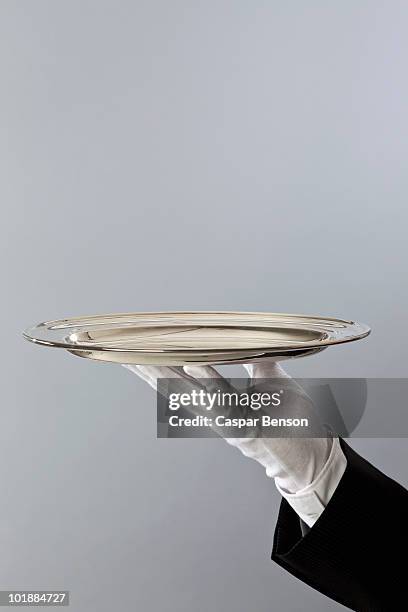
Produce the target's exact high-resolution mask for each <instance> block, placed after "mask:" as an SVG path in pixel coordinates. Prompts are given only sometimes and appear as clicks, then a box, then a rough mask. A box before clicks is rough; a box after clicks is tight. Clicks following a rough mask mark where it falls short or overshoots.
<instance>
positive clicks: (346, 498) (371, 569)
mask: <svg viewBox="0 0 408 612" xmlns="http://www.w3.org/2000/svg"><path fill="white" fill-rule="evenodd" d="M341 446H342V449H343V452H344V454H345V455H346V458H347V468H346V471H345V472H344V474H343V477H342V479H341V481H340V483H339V485H338V487H337V489H336V491H335V492H334V494H333V496H332V498H331V500H330V502H329V504H328V505H327V507H326V509H325V510H324V512H323V513H322V514H321V516H320V517H319V519H318V520H317V521H316V523H315V524H314V525H313V527H312V528H311V529H310V530H307V531H306V532H305V530H302V526H301V524H300V520H299V517H298V516H297V514H296V513H295V512H294V510H292V508H291V507H290V505H289V504H288V502H287V501H286V500H285V499H282V503H281V507H280V511H279V517H278V522H277V525H276V530H275V536H274V543H273V551H272V559H273V560H274V561H276V563H278V564H279V565H281V566H282V567H283V568H284V569H286V570H287V571H288V572H290V573H291V574H293V575H294V576H296V577H297V578H299V579H300V580H302V581H303V582H305V583H306V584H308V585H309V586H311V587H313V588H314V589H317V590H318V591H320V592H321V593H323V594H324V595H327V596H328V597H330V598H332V599H334V600H335V601H337V602H339V603H341V604H343V605H345V606H347V607H348V608H351V609H352V610H359V611H360V610H362V611H364V612H366V611H367V612H377V611H381V612H383V611H393V612H395V611H397V610H398V611H399V610H408V563H407V560H406V554H407V553H408V535H407V534H408V492H407V491H406V490H405V489H404V488H403V487H402V486H401V485H399V484H398V483H396V482H395V481H394V480H391V478H388V477H387V476H385V475H384V474H382V473H381V472H380V471H379V470H377V469H376V468H375V467H373V466H372V465H371V464H370V463H368V461H366V460H365V459H363V458H362V457H360V455H358V454H357V453H356V452H355V451H353V450H352V449H351V448H350V447H349V446H348V445H347V444H345V442H344V441H341ZM302 531H303V533H302Z"/></svg>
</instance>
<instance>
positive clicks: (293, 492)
mask: <svg viewBox="0 0 408 612" xmlns="http://www.w3.org/2000/svg"><path fill="white" fill-rule="evenodd" d="M125 367H126V368H127V369H129V370H131V371H132V372H134V373H135V374H137V375H138V376H140V377H141V378H142V379H143V380H145V381H146V382H147V383H148V384H149V385H150V386H151V387H153V388H154V389H157V380H158V379H159V378H177V379H180V381H182V382H183V384H185V385H186V386H187V387H188V385H191V383H192V381H193V382H194V383H196V384H195V387H197V384H200V385H203V384H204V386H205V384H206V383H205V381H204V380H203V379H208V380H209V382H210V381H214V379H216V380H217V382H219V383H220V385H223V384H224V383H225V385H227V381H226V380H225V379H224V378H223V377H222V376H221V374H220V373H219V372H217V370H215V369H214V368H212V367H210V366H185V367H184V368H179V367H164V366H135V365H125ZM244 367H245V369H246V370H247V372H248V373H249V375H250V377H251V379H252V382H254V383H261V384H262V390H263V391H264V390H265V387H264V385H265V384H267V381H264V382H263V383H262V380H261V379H276V378H280V379H284V381H285V383H287V384H289V386H290V387H293V388H296V387H297V385H296V384H295V383H294V382H293V383H292V381H291V379H290V377H289V376H288V375H287V374H286V372H285V371H284V370H283V369H282V367H281V366H280V365H279V364H278V363H276V362H274V361H272V360H268V361H263V362H259V363H256V364H249V365H245V366H244ZM197 379H198V380H197ZM282 382H283V380H282ZM275 386H276V384H275ZM304 398H305V396H302V395H301V394H298V393H294V394H292V395H291V396H290V400H291V401H292V405H291V406H290V408H291V409H295V411H296V410H298V409H299V410H302V412H303V414H304V410H305V404H304V402H305V399H304ZM295 403H296V404H297V405H293V404H295ZM288 408H289V406H288ZM225 439H226V441H227V442H228V443H229V444H230V445H232V446H235V447H236V448H238V449H239V450H240V451H241V452H242V453H243V454H244V455H245V456H246V457H250V458H251V459H254V460H255V461H257V462H258V463H260V464H261V465H262V466H263V467H264V468H265V471H266V474H267V475H268V476H269V477H270V478H274V479H275V484H276V486H277V488H278V490H279V491H280V493H281V494H282V495H283V496H284V497H285V498H286V499H287V501H288V502H289V503H290V504H291V505H292V507H293V508H294V509H295V511H296V512H297V513H298V514H299V516H300V517H301V518H302V519H303V520H304V521H305V522H306V523H307V524H308V525H309V526H311V525H313V523H314V522H315V521H316V519H317V518H318V516H319V515H320V514H321V512H322V511H323V510H324V508H325V505H326V504H327V502H328V499H327V497H328V496H329V499H330V497H331V495H332V493H333V492H334V489H335V488H336V486H337V484H338V482H339V481H340V478H341V476H342V474H343V472H344V469H345V467H346V460H345V457H344V455H343V453H342V451H341V449H340V446H339V442H338V440H337V439H333V438H331V437H319V438H303V437H296V438H285V437H274V438H265V437H250V438H248V437H247V438H225ZM323 477H325V481H324V479H323ZM314 483H315V484H316V487H315V488H316V489H317V492H316V490H314V488H313V485H314Z"/></svg>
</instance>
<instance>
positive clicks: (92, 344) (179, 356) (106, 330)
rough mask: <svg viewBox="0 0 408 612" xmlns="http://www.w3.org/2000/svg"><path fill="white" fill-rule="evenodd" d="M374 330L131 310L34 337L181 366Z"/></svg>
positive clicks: (277, 318)
mask: <svg viewBox="0 0 408 612" xmlns="http://www.w3.org/2000/svg"><path fill="white" fill-rule="evenodd" d="M369 333H370V328H369V327H368V326H367V325H364V324H362V323H355V322H353V321H343V320H341V319H333V318H330V317H318V316H305V315H292V314H278V313H267V312H197V311H195V312H133V313H127V314H109V315H96V316H89V317H78V318H71V319H61V320H59V321H47V322H45V323H40V324H38V325H36V326H35V327H32V328H30V329H28V330H26V331H25V332H24V333H23V335H24V337H25V338H26V339H27V340H29V341H30V342H34V343H35V344H42V345H44V346H51V347H57V348H63V349H65V350H67V351H69V352H70V353H73V354H74V355H77V356H79V357H86V358H88V359H97V360H100V361H111V362H116V363H132V364H139V365H143V364H156V365H173V366H182V365H187V364H191V363H195V364H197V365H198V364H202V365H204V364H231V363H249V362H253V361H259V360H260V359H265V358H274V359H276V360H282V359H289V358H292V357H303V356H304V355H311V354H314V353H317V352H319V351H322V350H323V349H325V348H326V347H328V346H331V345H334V344H341V343H344V342H351V341H353V340H359V339H360V338H364V337H365V336H368V334H369Z"/></svg>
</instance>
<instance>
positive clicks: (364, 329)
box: [22, 310, 371, 355]
mask: <svg viewBox="0 0 408 612" xmlns="http://www.w3.org/2000/svg"><path fill="white" fill-rule="evenodd" d="M191 314H194V315H243V316H246V315H249V316H271V317H292V318H294V319H296V318H298V319H309V320H311V321H327V322H334V323H336V322H337V323H341V324H345V325H346V326H347V327H349V328H351V330H352V329H353V327H354V328H355V333H354V334H353V335H352V337H346V338H335V337H333V336H328V337H327V338H326V339H324V340H320V341H313V340H311V341H310V342H305V343H303V344H302V345H296V346H288V347H283V346H276V347H271V346H266V347H265V346H259V347H256V348H253V349H250V348H248V347H247V348H235V349H226V348H211V349H143V348H120V347H110V348H108V347H104V346H102V345H92V346H90V345H84V344H82V345H81V344H68V343H66V342H61V341H57V340H46V339H44V338H38V337H36V336H35V332H36V331H37V330H39V329H43V328H45V329H46V330H47V327H49V326H50V325H52V324H57V323H60V324H61V323H63V322H67V323H68V322H69V321H85V320H89V319H96V318H101V317H106V318H109V317H126V316H135V315H137V316H140V317H143V316H155V315H168V316H171V315H191ZM67 327H69V325H67ZM72 327H74V326H72ZM48 331H52V330H48ZM326 333H327V332H326ZM370 333H371V328H370V327H369V326H368V325H367V324H365V323H359V322H357V321H350V320H347V319H340V318H337V317H329V316H319V315H305V314H295V313H284V312H267V311H233V310H162V311H132V312H120V313H119V312H116V313H105V314H98V315H81V316H79V317H65V318H63V319H52V320H48V321H43V322H41V323H38V324H37V325H34V326H32V327H29V328H27V329H25V330H24V331H23V333H22V335H23V337H24V339H25V340H28V341H29V342H32V343H33V344H39V345H42V346H49V347H51V348H63V349H65V350H68V351H70V350H72V349H74V350H76V351H96V352H106V353H136V354H138V353H139V354H146V353H147V354H152V355H165V354H169V353H170V354H175V355H177V354H181V353H183V354H185V353H190V354H200V353H205V354H207V355H208V354H214V355H217V354H220V353H225V352H226V351H228V352H234V353H237V354H240V353H245V352H248V351H249V350H256V351H268V352H269V353H273V352H274V351H276V352H278V351H285V352H287V353H290V352H294V351H298V350H300V349H301V348H304V349H309V348H310V349H311V348H319V347H320V348H322V349H323V348H325V347H327V346H332V345H336V344H345V343H347V342H354V341H356V340H361V339H362V338H366V337H367V336H369V335H370Z"/></svg>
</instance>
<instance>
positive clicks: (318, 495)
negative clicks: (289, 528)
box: [275, 438, 347, 527]
mask: <svg viewBox="0 0 408 612" xmlns="http://www.w3.org/2000/svg"><path fill="white" fill-rule="evenodd" d="M346 466H347V459H346V457H345V456H344V453H343V451H342V450H341V446H340V442H339V439H338V438H335V439H333V444H332V448H331V451H330V455H329V458H328V460H327V462H326V463H325V465H324V467H323V469H322V470H321V472H320V474H319V475H318V476H316V478H315V479H314V481H313V482H311V483H310V484H309V485H308V486H307V487H305V488H304V489H300V491H297V492H296V493H289V492H287V491H285V489H283V488H282V487H280V486H279V485H278V483H277V482H276V480H275V484H276V487H277V489H278V491H279V493H280V494H281V495H282V497H284V498H285V499H286V501H287V502H288V503H289V504H290V505H291V506H292V508H293V510H294V511H295V512H296V514H297V515H298V516H299V518H301V519H302V521H304V522H305V523H306V525H308V526H309V527H312V526H313V525H314V523H315V522H316V521H317V519H318V518H319V516H320V515H321V514H322V512H323V510H324V509H325V508H326V506H327V504H328V503H329V501H330V499H331V497H332V495H333V493H334V491H335V490H336V488H337V485H338V484H339V482H340V480H341V477H342V476H343V474H344V471H345V469H346Z"/></svg>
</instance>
